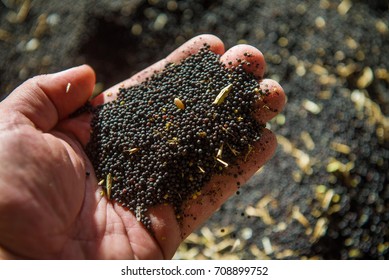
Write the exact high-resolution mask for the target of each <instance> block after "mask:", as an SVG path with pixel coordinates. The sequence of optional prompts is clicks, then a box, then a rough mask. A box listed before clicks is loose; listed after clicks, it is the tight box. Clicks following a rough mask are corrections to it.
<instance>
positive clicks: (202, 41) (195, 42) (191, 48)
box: [166, 34, 225, 63]
mask: <svg viewBox="0 0 389 280" xmlns="http://www.w3.org/2000/svg"><path fill="white" fill-rule="evenodd" d="M206 45H208V46H209V50H210V51H212V52H214V53H216V54H220V55H221V54H223V53H224V51H225V50H224V43H223V41H222V40H220V39H219V38H218V37H217V36H215V35H211V34H202V35H198V36H196V37H194V38H192V39H190V40H189V41H187V42H186V43H184V44H183V45H182V46H180V47H179V48H178V49H176V50H175V51H173V52H172V53H171V54H170V55H169V56H167V57H166V61H167V62H170V63H172V62H173V63H177V62H180V61H181V60H182V59H185V58H187V57H188V56H190V55H192V54H195V53H197V52H198V51H199V50H200V49H201V48H203V47H204V46H206Z"/></svg>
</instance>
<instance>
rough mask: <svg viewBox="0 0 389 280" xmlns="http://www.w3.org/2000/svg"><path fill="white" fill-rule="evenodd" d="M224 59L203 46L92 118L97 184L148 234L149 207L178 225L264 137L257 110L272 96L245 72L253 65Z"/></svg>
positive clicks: (90, 149)
mask: <svg viewBox="0 0 389 280" xmlns="http://www.w3.org/2000/svg"><path fill="white" fill-rule="evenodd" d="M246 55H249V54H246ZM219 58H220V56H219V55H216V54H214V53H212V52H211V51H209V47H208V46H205V47H204V48H202V49H201V50H200V51H199V52H198V53H197V54H195V55H192V56H190V57H188V58H186V59H185V60H183V61H182V62H181V63H180V64H178V65H175V64H170V65H167V66H166V68H165V69H164V70H163V71H161V72H159V73H156V74H154V75H153V76H152V77H151V78H150V79H148V80H147V81H145V82H143V83H141V84H139V85H137V86H134V87H130V88H122V89H120V92H119V95H118V98H117V100H115V101H113V102H110V103H107V104H104V105H102V106H100V107H98V108H97V109H96V111H95V112H94V119H93V121H92V131H93V132H92V135H91V140H90V142H89V144H88V145H87V153H88V156H89V157H90V159H91V161H92V163H93V166H94V168H95V172H96V175H97V178H98V179H99V180H101V185H102V186H103V188H104V190H105V193H106V194H107V196H108V198H109V199H111V200H113V201H115V202H117V203H119V204H121V205H122V206H123V207H126V208H128V209H129V210H130V211H132V212H134V214H135V215H136V217H137V219H138V220H139V221H141V222H142V223H143V224H144V225H145V227H146V228H148V229H150V220H149V218H148V216H147V211H148V209H149V208H150V207H152V206H154V205H161V204H168V205H171V206H172V207H173V209H174V210H175V213H176V215H177V218H178V219H179V217H182V204H183V202H184V201H186V200H188V199H193V198H195V197H196V195H197V194H198V193H199V192H201V189H202V187H203V185H204V184H205V183H206V182H207V181H209V180H210V178H211V176H212V175H213V174H217V173H221V172H223V170H225V169H226V168H227V167H228V166H231V165H234V164H235V163H236V159H237V158H239V156H240V157H245V156H247V154H248V153H249V152H250V150H251V144H252V143H253V142H254V141H256V140H258V139H259V137H260V135H261V131H262V128H263V125H260V124H258V123H257V122H256V121H255V119H254V118H253V117H252V108H253V104H254V102H256V100H257V99H258V97H259V96H261V95H262V94H266V93H265V92H261V91H260V90H259V89H258V82H257V79H256V78H255V77H254V76H253V75H251V74H247V73H246V72H245V71H244V70H243V67H242V65H243V64H244V63H248V62H244V61H243V62H242V64H241V65H240V66H238V67H232V68H226V67H225V66H224V65H222V64H221V63H220V61H219ZM238 175H239V174H231V176H235V177H236V176H238ZM103 180H104V183H103Z"/></svg>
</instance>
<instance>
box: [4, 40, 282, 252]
mask: <svg viewBox="0 0 389 280" xmlns="http://www.w3.org/2000/svg"><path fill="white" fill-rule="evenodd" d="M204 43H207V44H209V45H210V46H211V50H212V51H213V52H215V53H217V54H220V55H221V58H220V59H221V61H222V62H223V63H225V65H226V67H231V65H236V64H237V63H238V62H237V58H242V57H245V56H244V53H250V54H251V56H250V57H245V59H246V60H248V61H249V62H251V64H250V65H257V67H247V68H246V69H245V70H246V71H248V72H252V73H253V74H255V75H256V76H257V77H258V82H259V86H260V87H262V88H265V87H266V88H268V89H269V90H270V95H269V96H267V97H266V98H265V99H262V100H260V101H258V104H257V105H256V106H255V115H256V119H257V120H258V122H261V123H265V122H267V121H269V120H270V119H271V118H273V117H274V116H275V115H276V114H277V113H278V112H280V111H281V110H282V108H283V107H284V104H285V94H284V92H283V90H282V88H281V87H280V85H279V84H278V83H276V82H275V81H273V80H266V79H262V77H263V76H264V72H265V61H264V58H263V55H262V53H261V52H260V51H258V50H257V49H256V48H254V47H251V46H248V45H238V46H235V47H233V48H231V49H229V50H227V51H225V50H224V45H223V43H222V41H221V40H220V39H218V38H217V37H215V36H212V35H201V36H198V37H196V38H193V39H192V40H190V41H188V42H187V43H185V44H184V45H183V46H181V47H180V48H178V49H177V50H175V51H173V52H172V53H171V54H170V55H169V56H167V57H166V58H165V59H163V60H161V61H159V62H157V63H155V64H154V65H152V66H150V67H149V68H147V69H146V70H143V71H141V72H140V73H138V74H136V75H135V76H133V77H131V78H129V79H128V80H126V81H123V82H121V83H118V85H116V86H115V87H113V88H111V89H108V90H106V91H105V92H104V93H103V94H101V95H99V96H98V97H97V98H95V99H94V100H93V103H94V105H97V104H101V103H103V102H109V101H110V100H112V99H114V98H115V97H116V92H117V89H118V88H119V87H123V86H124V87H127V86H131V85H135V84H137V83H140V82H142V81H143V80H144V79H145V78H147V77H150V76H151V75H152V74H153V73H154V72H155V71H158V70H161V69H163V67H164V66H165V65H166V64H167V63H168V62H175V63H178V62H179V61H180V60H182V59H183V58H185V57H187V56H189V55H190V54H192V53H196V52H197V51H198V50H199V49H200V48H201V47H202V46H203V44H204ZM230 61H231V62H232V63H231V65H229V64H228V62H230ZM94 84H95V74H94V72H93V70H92V69H91V68H90V67H89V66H87V65H83V66H80V67H75V68H71V69H69V70H66V71H63V72H59V73H55V74H50V75H42V76H37V77H34V78H32V79H30V80H28V81H26V82H25V83H24V84H22V85H21V86H19V87H18V88H17V89H15V90H14V91H13V92H12V93H11V94H10V95H9V96H8V97H7V98H6V99H5V100H4V101H2V102H1V103H0V161H1V168H0V193H1V196H0V258H4V259H8V258H11V259H13V258H22V259H30V258H32V259H170V258H171V257H172V256H173V255H174V253H175V251H176V250H177V247H178V246H179V244H180V243H181V241H182V240H183V239H184V238H185V237H186V236H187V235H189V234H190V233H191V232H192V231H193V230H195V229H196V228H197V227H198V226H199V225H200V224H202V223H203V222H204V221H205V220H206V219H207V218H208V217H209V216H210V215H212V213H214V212H215V211H216V210H217V209H218V208H219V207H220V205H221V204H222V203H223V202H225V201H226V200H227V199H228V198H229V197H230V196H231V195H233V194H234V193H235V192H236V190H237V186H236V181H237V180H239V181H240V182H241V184H243V183H244V182H245V181H246V180H248V179H249V178H250V177H251V176H252V175H253V174H254V173H255V172H256V171H257V170H258V168H260V167H261V166H262V165H263V164H265V162H266V161H268V160H269V159H270V158H271V156H272V155H273V153H274V151H275V148H276V139H275V136H274V134H273V133H272V132H271V131H269V130H267V129H265V131H264V133H263V136H262V138H261V139H260V140H259V142H258V143H255V145H254V149H253V151H252V152H251V153H250V155H249V156H248V159H247V160H246V161H243V160H242V162H241V163H240V168H241V169H243V170H245V172H244V173H243V174H242V175H241V177H239V178H237V179H236V178H232V177H231V176H226V175H216V176H214V177H213V178H212V179H211V181H210V182H209V183H208V184H207V185H206V186H204V191H203V192H202V195H200V196H199V197H198V198H197V199H198V200H201V201H202V205H199V204H198V203H196V202H195V201H188V202H187V203H185V205H184V209H185V210H184V211H185V213H186V214H190V215H192V216H196V219H193V218H184V219H183V220H182V224H178V223H177V220H176V217H175V215H174V212H173V210H172V208H171V207H170V206H168V205H165V206H164V205H161V206H156V207H154V208H152V209H151V210H150V213H149V214H150V219H151V221H152V228H153V231H154V233H155V234H154V236H153V235H150V234H149V232H148V231H147V230H146V229H145V228H144V227H143V226H142V224H141V223H139V222H138V221H137V220H136V217H135V216H134V215H133V213H131V212H130V211H128V210H126V209H124V208H123V207H121V206H120V205H117V204H115V203H112V202H110V201H108V199H107V198H106V197H105V196H102V195H101V193H100V191H101V187H99V186H98V182H97V179H96V176H95V174H94V171H93V167H92V165H91V163H90V161H89V159H88V158H87V156H86V155H85V152H84V147H85V145H86V143H87V142H88V140H89V137H90V120H91V116H90V115H88V114H84V115H81V116H79V117H77V118H73V119H70V118H68V116H69V114H70V113H72V112H73V111H74V110H76V109H77V108H79V107H81V106H82V105H83V104H84V103H85V102H86V101H87V100H88V99H89V97H90V96H91V94H92V91H93V88H94ZM232 168H234V167H232ZM229 171H231V170H229ZM215 185H217V186H218V188H220V195H219V196H217V197H216V198H215V197H212V198H211V197H209V196H207V190H210V189H212V188H213V187H214V186H215ZM197 199H196V200H197ZM190 215H189V216H190Z"/></svg>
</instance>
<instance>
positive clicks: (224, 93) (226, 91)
mask: <svg viewBox="0 0 389 280" xmlns="http://www.w3.org/2000/svg"><path fill="white" fill-rule="evenodd" d="M231 89H232V84H229V85H228V86H226V87H224V88H223V89H222V90H221V91H220V92H219V94H218V95H217V96H216V98H215V100H214V101H213V103H212V104H214V105H220V104H222V103H223V102H224V99H226V97H227V96H228V94H229V93H230V92H231Z"/></svg>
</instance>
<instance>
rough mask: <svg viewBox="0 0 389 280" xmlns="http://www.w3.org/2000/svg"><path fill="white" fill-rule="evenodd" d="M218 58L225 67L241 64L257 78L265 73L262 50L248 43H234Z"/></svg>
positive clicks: (259, 78)
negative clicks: (234, 44)
mask: <svg viewBox="0 0 389 280" xmlns="http://www.w3.org/2000/svg"><path fill="white" fill-rule="evenodd" d="M220 60H221V62H222V63H224V64H225V65H226V67H233V66H238V65H240V64H242V66H243V69H244V70H245V71H246V72H248V73H252V74H253V75H254V76H255V77H257V79H258V80H261V79H262V77H263V75H264V74H265V69H266V62H265V58H264V56H263V54H262V52H261V51H260V50H258V49H257V48H255V47H253V46H250V45H245V44H241V45H236V46H234V47H232V48H230V49H229V50H227V51H226V52H225V53H224V54H223V56H222V57H221V59H220Z"/></svg>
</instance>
